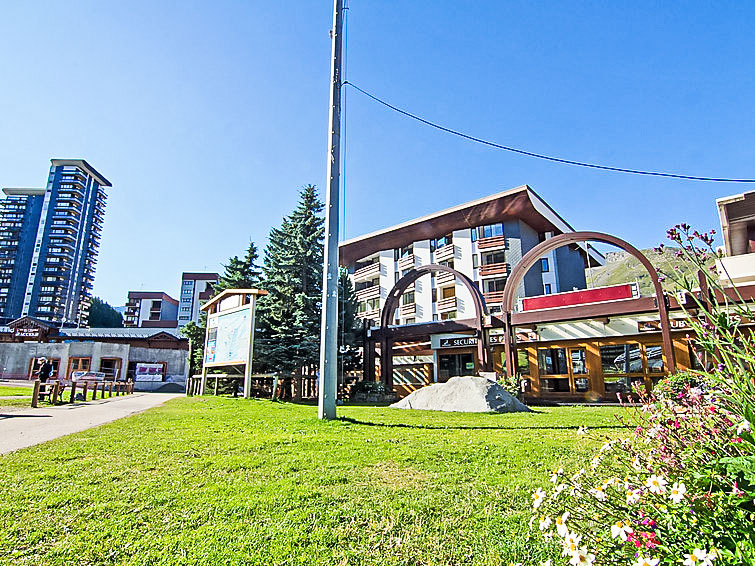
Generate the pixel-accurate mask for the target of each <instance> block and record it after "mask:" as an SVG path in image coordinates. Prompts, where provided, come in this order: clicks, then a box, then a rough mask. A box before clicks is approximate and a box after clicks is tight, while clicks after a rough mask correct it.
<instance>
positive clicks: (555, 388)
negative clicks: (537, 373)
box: [540, 377, 571, 393]
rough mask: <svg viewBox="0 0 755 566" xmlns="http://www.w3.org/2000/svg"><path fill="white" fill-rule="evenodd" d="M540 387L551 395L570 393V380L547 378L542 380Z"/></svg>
mask: <svg viewBox="0 0 755 566" xmlns="http://www.w3.org/2000/svg"><path fill="white" fill-rule="evenodd" d="M540 387H541V389H542V390H543V391H547V392H549V393H569V392H570V391H571V390H570V389H569V379H568V378H566V377H557V378H546V379H541V380H540Z"/></svg>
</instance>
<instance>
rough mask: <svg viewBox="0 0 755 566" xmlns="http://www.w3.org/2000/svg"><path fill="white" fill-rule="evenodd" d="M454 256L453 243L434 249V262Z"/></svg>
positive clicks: (454, 247)
mask: <svg viewBox="0 0 755 566" xmlns="http://www.w3.org/2000/svg"><path fill="white" fill-rule="evenodd" d="M455 256H456V246H455V245H454V244H447V245H445V246H443V247H442V248H438V249H437V250H435V263H438V262H441V261H446V260H449V259H453V258H454V257H455Z"/></svg>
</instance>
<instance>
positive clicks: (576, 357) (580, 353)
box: [571, 348, 587, 375]
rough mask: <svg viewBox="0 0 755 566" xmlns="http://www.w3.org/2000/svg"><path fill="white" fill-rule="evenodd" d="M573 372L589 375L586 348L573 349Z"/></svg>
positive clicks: (573, 373)
mask: <svg viewBox="0 0 755 566" xmlns="http://www.w3.org/2000/svg"><path fill="white" fill-rule="evenodd" d="M571 372H572V375H587V364H586V363H585V350H584V348H572V349H571Z"/></svg>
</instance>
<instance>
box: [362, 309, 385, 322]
mask: <svg viewBox="0 0 755 566" xmlns="http://www.w3.org/2000/svg"><path fill="white" fill-rule="evenodd" d="M357 317H358V318H363V319H367V320H377V319H379V318H380V309H372V310H369V311H363V312H358V313H357Z"/></svg>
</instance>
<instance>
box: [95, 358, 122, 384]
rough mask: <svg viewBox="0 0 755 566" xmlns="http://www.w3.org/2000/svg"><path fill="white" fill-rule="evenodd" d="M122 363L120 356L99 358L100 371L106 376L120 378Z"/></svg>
mask: <svg viewBox="0 0 755 566" xmlns="http://www.w3.org/2000/svg"><path fill="white" fill-rule="evenodd" d="M122 363H123V361H122V360H121V359H120V358H102V359H101V360H100V371H101V372H102V373H104V374H105V376H106V377H108V378H112V379H121V377H122V376H121V375H120V373H121V365H122Z"/></svg>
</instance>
